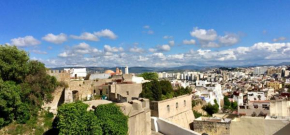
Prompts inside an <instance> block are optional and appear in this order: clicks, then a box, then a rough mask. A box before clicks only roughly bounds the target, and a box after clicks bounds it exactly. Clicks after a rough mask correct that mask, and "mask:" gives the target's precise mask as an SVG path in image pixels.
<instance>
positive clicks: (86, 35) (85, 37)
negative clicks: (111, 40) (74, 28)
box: [70, 32, 100, 41]
mask: <svg viewBox="0 0 290 135" xmlns="http://www.w3.org/2000/svg"><path fill="white" fill-rule="evenodd" d="M70 37H71V38H74V39H81V40H88V41H99V40H100V39H99V38H98V37H97V36H96V35H94V34H92V33H89V32H84V33H82V34H81V35H80V36H75V35H71V36H70Z"/></svg>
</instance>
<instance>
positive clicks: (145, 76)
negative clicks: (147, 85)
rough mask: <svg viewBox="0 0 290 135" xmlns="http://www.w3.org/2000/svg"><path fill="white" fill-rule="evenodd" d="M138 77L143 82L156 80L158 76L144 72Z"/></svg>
mask: <svg viewBox="0 0 290 135" xmlns="http://www.w3.org/2000/svg"><path fill="white" fill-rule="evenodd" d="M139 77H143V78H144V79H145V80H158V74H157V73H154V72H145V73H142V74H140V75H139Z"/></svg>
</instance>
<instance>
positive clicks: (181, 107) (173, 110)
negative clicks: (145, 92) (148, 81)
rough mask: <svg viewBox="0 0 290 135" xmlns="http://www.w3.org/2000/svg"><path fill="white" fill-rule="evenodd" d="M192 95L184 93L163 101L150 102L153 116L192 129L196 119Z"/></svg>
mask: <svg viewBox="0 0 290 135" xmlns="http://www.w3.org/2000/svg"><path fill="white" fill-rule="evenodd" d="M191 101H192V95H183V96H179V97H174V98H171V99H167V100H162V101H152V102H150V109H151V116H155V117H160V118H164V119H166V120H168V121H171V122H173V123H176V124H178V125H180V126H182V127H184V128H187V129H190V124H192V122H193V120H194V115H193V111H192V102H191Z"/></svg>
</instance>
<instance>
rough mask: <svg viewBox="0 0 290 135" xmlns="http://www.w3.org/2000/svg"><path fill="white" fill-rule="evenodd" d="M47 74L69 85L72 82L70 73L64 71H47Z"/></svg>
mask: <svg viewBox="0 0 290 135" xmlns="http://www.w3.org/2000/svg"><path fill="white" fill-rule="evenodd" d="M46 73H47V74H48V75H50V76H54V77H55V78H56V80H57V81H59V82H60V81H63V82H66V83H68V82H69V81H70V72H68V71H64V70H47V71H46Z"/></svg>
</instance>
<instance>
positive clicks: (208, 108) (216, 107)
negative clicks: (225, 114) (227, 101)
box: [202, 100, 219, 116]
mask: <svg viewBox="0 0 290 135" xmlns="http://www.w3.org/2000/svg"><path fill="white" fill-rule="evenodd" d="M202 109H203V110H204V111H206V112H207V114H208V115H210V116H212V114H214V113H217V112H218V111H219V105H218V103H217V101H216V100H214V105H212V104H210V103H208V104H207V105H205V106H203V107H202Z"/></svg>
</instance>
